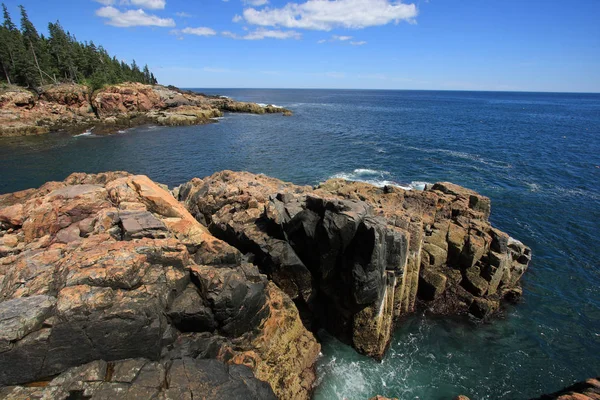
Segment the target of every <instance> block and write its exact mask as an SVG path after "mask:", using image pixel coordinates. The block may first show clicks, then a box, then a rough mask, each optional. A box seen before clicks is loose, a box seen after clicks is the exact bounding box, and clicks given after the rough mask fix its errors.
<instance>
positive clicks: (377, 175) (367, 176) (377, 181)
mask: <svg viewBox="0 0 600 400" xmlns="http://www.w3.org/2000/svg"><path fill="white" fill-rule="evenodd" d="M391 176H392V174H391V172H389V171H379V170H375V169H370V168H357V169H355V170H354V171H352V172H340V173H337V174H334V175H333V176H331V178H339V179H345V180H347V181H356V182H365V183H368V184H371V185H373V186H377V187H384V186H396V187H399V188H401V189H404V190H425V187H426V186H427V185H428V184H429V183H428V182H422V181H413V182H411V183H408V184H402V183H400V182H397V181H395V180H393V179H390V178H391Z"/></svg>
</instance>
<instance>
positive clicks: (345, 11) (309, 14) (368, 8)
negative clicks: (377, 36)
mask: <svg viewBox="0 0 600 400" xmlns="http://www.w3.org/2000/svg"><path fill="white" fill-rule="evenodd" d="M417 14H418V12H417V7H416V6H415V5H414V4H403V3H400V2H391V1H390V0H369V1H365V0H307V1H306V2H305V3H301V4H298V3H288V4H286V5H285V6H284V7H282V8H269V7H267V8H265V9H262V10H257V9H254V8H247V9H245V10H244V18H245V19H246V21H247V22H248V23H250V24H253V25H259V26H281V27H285V28H301V29H315V30H324V31H328V30H331V29H333V28H335V27H344V28H353V29H360V28H365V27H369V26H378V25H386V24H389V23H390V22H395V23H398V22H400V21H408V22H414V18H415V17H416V16H417Z"/></svg>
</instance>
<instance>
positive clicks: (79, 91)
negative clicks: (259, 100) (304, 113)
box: [0, 83, 291, 136]
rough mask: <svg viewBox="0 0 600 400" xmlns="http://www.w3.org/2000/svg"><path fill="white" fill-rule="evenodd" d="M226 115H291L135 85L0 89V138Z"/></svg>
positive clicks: (108, 129)
mask: <svg viewBox="0 0 600 400" xmlns="http://www.w3.org/2000/svg"><path fill="white" fill-rule="evenodd" d="M226 111H227V112H246V113H254V114H265V113H282V114H284V115H290V114H291V113H290V111H289V110H286V109H284V108H279V107H274V106H266V107H261V106H259V105H258V104H255V103H246V102H237V101H235V100H232V99H229V98H222V97H218V96H205V95H201V94H198V93H193V92H185V91H181V90H179V89H177V88H174V87H164V86H160V85H154V86H152V85H144V84H141V83H124V84H119V85H112V86H107V87H105V88H103V89H101V90H98V91H96V92H94V93H92V92H91V90H90V89H89V88H88V87H87V86H83V85H77V84H60V85H54V86H48V87H44V88H42V89H41V92H40V94H39V95H38V94H35V93H33V92H30V91H28V90H25V89H23V88H19V87H16V86H9V87H7V88H5V89H0V136H24V135H36V134H43V133H48V132H51V131H57V130H66V131H72V132H79V133H80V132H82V131H84V130H86V129H94V132H95V133H99V134H102V133H115V132H116V131H118V130H119V129H125V128H130V127H133V126H137V125H141V124H148V123H152V124H159V125H168V126H181V125H197V124H205V123H210V122H214V118H216V117H220V116H222V115H223V112H226Z"/></svg>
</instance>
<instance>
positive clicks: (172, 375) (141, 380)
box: [0, 89, 531, 399]
mask: <svg viewBox="0 0 600 400" xmlns="http://www.w3.org/2000/svg"><path fill="white" fill-rule="evenodd" d="M167 90H170V89H167ZM113 94H114V93H113ZM118 95H119V96H120V94H118ZM53 96H54V97H53V98H59V99H62V100H60V101H62V102H63V103H64V106H65V107H74V108H77V104H78V101H79V100H77V99H78V97H77V98H74V99H71V100H69V99H68V98H66V97H65V96H64V95H63V94H60V93H57V94H53ZM111 96H112V95H111ZM139 96H142V94H139ZM144 96H145V95H144ZM161 96H162V97H160V96H159V98H160V101H161V102H163V103H165V102H167V101H168V99H167V97H166V96H165V95H164V94H163V95H161ZM186 96H187V95H186V94H185V93H182V94H181V97H174V98H173V99H171V100H172V103H171V107H173V108H177V107H191V105H190V104H184V103H185V102H187V101H191V99H188V98H187V97H186ZM116 97H118V96H116ZM146 98H148V97H147V96H146ZM146 98H141V97H140V98H138V103H137V105H130V106H131V107H137V108H135V109H137V110H141V109H144V108H146V107H147V105H146ZM155 100H156V99H155ZM153 101H154V100H153ZM156 101H158V100H156ZM26 102H27V98H26V97H23V103H26ZM104 103H106V104H113V106H114V107H113V108H108V107H107V108H105V109H104V110H103V112H105V113H106V115H111V113H119V112H121V111H118V109H119V107H121V106H122V105H123V104H124V103H123V99H122V98H120V100H116V101H115V102H108V101H107V102H104ZM104 103H103V104H104ZM127 104H129V103H127ZM142 104H143V105H142ZM110 110H113V111H110ZM489 214H490V201H489V199H488V198H486V197H484V196H481V195H479V194H477V193H475V192H472V191H470V190H468V189H465V188H462V187H459V186H456V185H453V184H450V183H438V184H435V185H433V186H431V187H429V188H427V189H426V190H425V191H423V192H417V191H405V190H402V189H399V188H395V187H385V188H377V187H374V186H371V185H368V184H365V183H358V182H347V181H343V180H339V179H334V180H330V181H327V182H325V183H323V184H321V185H319V186H317V187H314V188H313V187H309V186H297V185H293V184H290V183H285V182H282V181H280V180H277V179H273V178H268V177H266V176H263V175H254V174H250V173H245V172H238V173H235V172H231V171H223V172H219V173H216V174H214V175H212V176H210V177H207V178H204V179H193V180H192V181H190V182H188V183H186V184H184V185H182V186H180V187H179V188H176V189H175V190H174V191H173V195H172V194H171V193H170V192H168V191H167V190H166V189H165V188H164V187H162V186H161V185H158V184H156V183H154V182H152V181H151V180H150V179H148V178H147V177H145V176H140V175H137V176H136V175H130V174H128V173H126V172H108V173H102V174H96V175H86V174H79V173H76V174H72V175H71V176H69V177H68V178H67V179H66V180H65V181H63V182H48V183H46V184H45V185H43V186H42V187H40V188H39V189H30V190H25V191H21V192H16V193H11V194H6V195H1V196H0V387H3V386H4V387H3V388H1V389H0V395H1V396H4V397H7V398H13V399H21V398H50V397H51V398H98V399H100V398H115V397H116V398H133V397H140V396H141V397H145V398H151V397H158V398H192V397H194V396H200V397H202V396H205V397H206V396H208V397H209V398H226V397H229V398H270V397H273V396H276V397H277V398H282V399H308V398H309V397H310V394H311V391H312V387H313V384H314V382H315V381H316V377H315V372H314V364H315V362H316V359H317V357H318V355H319V351H320V346H319V344H318V343H317V341H316V340H315V337H314V335H313V333H312V332H314V331H316V330H317V329H321V328H324V329H326V330H328V331H329V332H330V333H332V334H333V335H335V336H336V337H338V338H339V339H341V340H343V341H345V342H347V343H349V344H351V345H352V346H353V347H354V348H355V349H356V350H357V351H359V352H361V353H363V354H367V355H369V356H372V357H375V358H381V357H382V356H383V354H384V352H385V350H386V348H387V346H388V344H389V341H390V338H391V335H392V333H393V329H394V326H395V325H396V324H398V323H401V317H402V316H404V315H406V314H408V313H411V312H413V311H414V310H415V309H416V308H417V307H419V306H421V307H425V308H427V309H429V310H430V311H431V312H434V313H441V314H457V313H458V314H460V313H463V314H467V313H468V314H471V315H473V316H475V317H478V318H489V317H491V316H492V315H493V314H494V313H495V312H496V310H498V308H499V307H500V302H501V301H502V300H503V299H510V300H514V299H516V298H518V296H519V294H520V289H519V279H520V277H521V275H522V274H523V272H524V271H525V270H526V268H527V265H528V262H529V260H530V257H531V253H530V250H529V248H527V247H526V246H525V245H523V244H521V243H520V242H518V241H517V240H515V239H512V238H511V237H510V236H509V235H507V234H505V233H503V232H501V231H499V230H497V229H495V228H493V227H492V226H491V225H490V223H489V221H488V217H489ZM201 393H202V394H201Z"/></svg>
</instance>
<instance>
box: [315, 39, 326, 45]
mask: <svg viewBox="0 0 600 400" xmlns="http://www.w3.org/2000/svg"><path fill="white" fill-rule="evenodd" d="M326 41H327V40H325V39H321V40H319V41H318V42H317V43H319V44H323V43H325V42H326Z"/></svg>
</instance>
